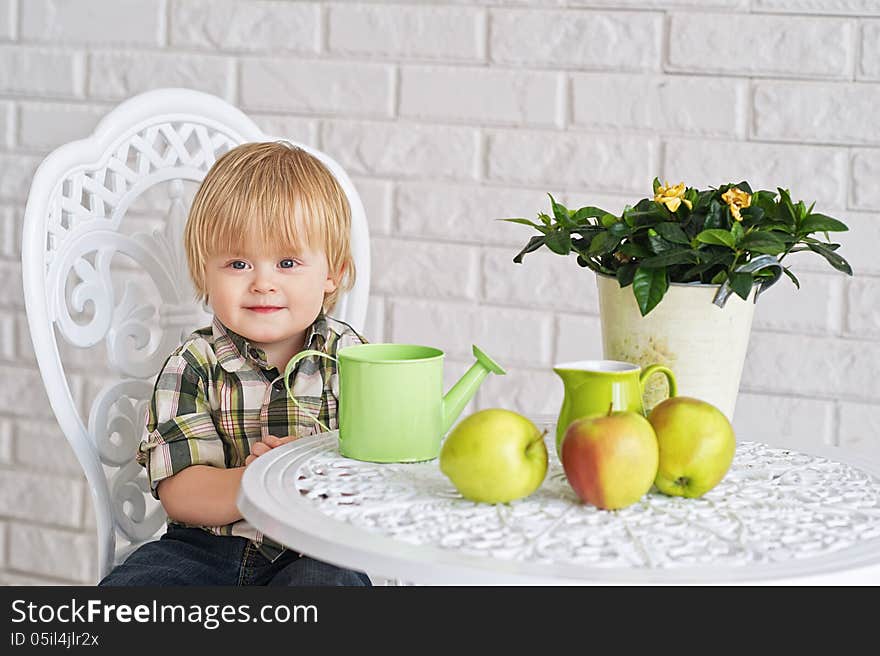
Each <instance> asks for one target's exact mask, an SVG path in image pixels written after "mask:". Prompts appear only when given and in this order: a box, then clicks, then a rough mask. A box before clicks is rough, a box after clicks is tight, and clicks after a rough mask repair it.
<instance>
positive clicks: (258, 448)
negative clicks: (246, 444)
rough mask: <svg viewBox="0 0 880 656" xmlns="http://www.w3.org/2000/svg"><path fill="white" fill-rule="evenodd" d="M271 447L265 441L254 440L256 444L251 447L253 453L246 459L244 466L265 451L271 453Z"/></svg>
mask: <svg viewBox="0 0 880 656" xmlns="http://www.w3.org/2000/svg"><path fill="white" fill-rule="evenodd" d="M271 449H272V447H270V446H269V445H268V444H266V443H265V442H254V445H253V446H252V447H251V454H250V455H249V456H248V457H247V458H245V459H244V466H245V467H247V466H248V465H249V464H251V463H252V462H253V461H254V460H256V459H257V458H259V457H260V456H261V455H263V454H264V453H269V451H270V450H271Z"/></svg>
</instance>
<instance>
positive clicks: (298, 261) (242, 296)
mask: <svg viewBox="0 0 880 656" xmlns="http://www.w3.org/2000/svg"><path fill="white" fill-rule="evenodd" d="M205 287H206V291H207V293H208V302H209V303H210V304H211V307H212V308H213V310H214V313H215V314H216V315H217V318H218V319H219V320H220V321H221V322H222V323H223V325H224V326H226V327H227V328H229V329H231V330H233V331H235V332H236V333H238V334H239V335H241V336H242V337H244V338H246V339H247V340H248V341H250V342H251V343H253V345H254V346H256V347H258V348H262V349H264V350H265V351H266V353H267V355H268V356H269V358H270V361H271V359H272V358H273V355H274V354H277V353H285V355H286V357H289V355H292V353H293V352H294V350H299V349H301V348H302V346H303V344H302V342H303V339H304V337H305V332H306V330H307V329H308V327H309V326H311V324H312V323H313V322H314V320H315V318H316V317H317V316H318V314H319V313H320V311H321V307H322V305H323V302H324V295H325V294H327V293H330V292H332V291H334V290H335V289H336V282H335V281H334V279H333V278H332V277H331V275H330V271H329V267H328V264H327V256H326V255H325V254H324V252H323V251H321V250H312V249H300V250H299V251H298V252H296V253H293V252H291V253H271V252H265V251H264V252H247V253H245V252H240V253H218V254H215V255H213V256H211V257H209V258H208V261H207V262H206V267H205ZM288 352H289V355H288Z"/></svg>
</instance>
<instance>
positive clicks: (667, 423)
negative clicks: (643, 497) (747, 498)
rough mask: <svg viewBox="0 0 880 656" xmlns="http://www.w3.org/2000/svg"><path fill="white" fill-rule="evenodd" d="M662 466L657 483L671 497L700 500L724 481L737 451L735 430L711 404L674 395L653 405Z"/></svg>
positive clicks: (651, 417) (652, 420)
mask: <svg viewBox="0 0 880 656" xmlns="http://www.w3.org/2000/svg"><path fill="white" fill-rule="evenodd" d="M648 421H650V422H651V425H652V426H653V427H654V432H655V433H656V434H657V444H658V445H659V447H660V466H659V468H658V469H657V478H656V479H655V480H654V484H655V485H656V486H657V489H658V490H660V491H661V492H663V493H664V494H668V495H670V496H682V497H689V498H697V497H701V496H703V495H704V494H705V493H706V492H708V491H709V490H711V489H712V488H713V487H715V486H716V485H718V483H720V482H721V479H722V478H724V475H725V474H726V473H727V470H728V469H730V463H732V462H733V454H734V452H735V451H736V437H735V435H734V433H733V427H732V426H731V425H730V422H729V421H728V420H727V417H725V416H724V413H723V412H721V410H719V409H718V408H716V407H715V406H714V405H712V404H711V403H707V402H706V401H701V400H699V399H694V398H690V397H687V396H673V397H672V398H669V399H666V400H665V401H662V402H661V403H659V404H658V405H656V406H654V409H653V410H652V411H651V414H650V415H649V416H648Z"/></svg>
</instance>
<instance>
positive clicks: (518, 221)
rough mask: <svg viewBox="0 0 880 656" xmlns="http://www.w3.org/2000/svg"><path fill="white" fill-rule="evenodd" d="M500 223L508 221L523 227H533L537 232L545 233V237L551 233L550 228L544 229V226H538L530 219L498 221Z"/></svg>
mask: <svg viewBox="0 0 880 656" xmlns="http://www.w3.org/2000/svg"><path fill="white" fill-rule="evenodd" d="M498 221H507V222H508V223H519V224H521V225H527V226H531V227H532V228H534V229H535V230H540V231H541V232H543V233H544V234H545V235H546V234H547V233H548V232H550V229H549V228H546V227H544V226H542V225H538V224H537V223H535V222H534V221H529V220H528V219H498Z"/></svg>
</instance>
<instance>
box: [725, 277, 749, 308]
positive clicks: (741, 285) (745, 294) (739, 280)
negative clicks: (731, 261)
mask: <svg viewBox="0 0 880 656" xmlns="http://www.w3.org/2000/svg"><path fill="white" fill-rule="evenodd" d="M728 280H729V281H730V288H731V289H732V290H733V291H734V292H736V295H737V296H739V297H740V298H741V299H742V300H744V301H746V300H748V298H749V294H750V293H751V291H752V285H753V284H754V278H753V277H752V274H750V273H738V272H735V273H731V274H730V276H729V277H728Z"/></svg>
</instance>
